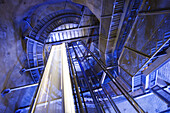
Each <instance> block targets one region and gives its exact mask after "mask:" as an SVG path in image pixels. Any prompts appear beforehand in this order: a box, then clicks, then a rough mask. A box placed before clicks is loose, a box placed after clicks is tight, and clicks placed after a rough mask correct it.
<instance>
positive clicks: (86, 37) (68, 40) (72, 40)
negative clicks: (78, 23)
mask: <svg viewBox="0 0 170 113" xmlns="http://www.w3.org/2000/svg"><path fill="white" fill-rule="evenodd" d="M94 36H99V35H91V36H83V37H76V38H71V39H65V40H60V41H55V42H48V43H46V44H52V45H57V44H61V43H64V42H65V43H68V42H75V41H79V40H83V39H88V38H91V37H94Z"/></svg>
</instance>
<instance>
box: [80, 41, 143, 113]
mask: <svg viewBox="0 0 170 113" xmlns="http://www.w3.org/2000/svg"><path fill="white" fill-rule="evenodd" d="M81 43H82V45H84V47H85V49H86V50H87V51H88V52H89V53H90V54H91V55H92V57H93V58H94V59H95V60H96V62H97V63H98V64H99V66H100V67H101V68H102V69H103V70H104V71H105V72H106V73H107V75H108V77H109V78H110V79H111V81H112V82H113V83H114V84H115V86H116V87H117V88H118V89H119V91H120V92H121V93H122V94H123V95H124V96H125V97H126V99H127V100H128V101H129V103H130V104H131V105H132V106H133V107H134V109H135V110H136V111H137V112H140V113H145V111H144V110H143V109H142V108H141V107H140V106H139V104H138V103H137V102H136V101H135V100H134V99H133V98H132V97H131V96H130V95H129V93H128V92H127V91H126V90H125V89H124V88H123V86H122V85H121V84H120V83H119V82H118V81H117V80H116V79H115V78H114V77H113V76H112V74H111V73H110V71H109V70H108V69H107V68H106V66H105V65H104V64H103V63H102V61H100V60H98V58H96V56H95V55H94V54H93V53H92V52H91V51H90V50H89V49H88V48H87V47H86V46H85V44H84V43H83V42H81Z"/></svg>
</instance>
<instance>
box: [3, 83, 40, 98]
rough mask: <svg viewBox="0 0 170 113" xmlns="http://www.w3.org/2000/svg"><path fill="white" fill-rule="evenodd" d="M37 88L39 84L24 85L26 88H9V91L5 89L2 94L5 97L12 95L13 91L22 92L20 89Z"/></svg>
mask: <svg viewBox="0 0 170 113" xmlns="http://www.w3.org/2000/svg"><path fill="white" fill-rule="evenodd" d="M35 86H38V83H35V84H29V85H24V86H19V87H14V88H7V89H4V90H3V91H2V92H1V95H2V96H5V95H6V94H8V93H11V92H12V91H16V90H20V89H25V88H30V87H35Z"/></svg>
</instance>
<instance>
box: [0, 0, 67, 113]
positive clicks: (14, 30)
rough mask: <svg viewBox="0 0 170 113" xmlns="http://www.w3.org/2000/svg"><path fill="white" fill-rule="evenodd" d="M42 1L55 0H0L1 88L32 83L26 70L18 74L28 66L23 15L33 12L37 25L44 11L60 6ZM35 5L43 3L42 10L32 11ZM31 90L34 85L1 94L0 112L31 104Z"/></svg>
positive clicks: (7, 111)
mask: <svg viewBox="0 0 170 113" xmlns="http://www.w3.org/2000/svg"><path fill="white" fill-rule="evenodd" d="M44 2H55V3H56V1H55V0H47V1H44V0H29V1H28V0H2V1H0V14H1V16H0V53H1V54H0V62H1V64H0V78H1V79H0V91H3V90H4V89H6V88H12V87H17V86H22V85H27V84H32V83H33V81H32V79H31V77H30V74H29V72H28V73H23V74H22V75H21V74H20V73H19V71H20V70H21V69H22V68H23V67H25V66H27V60H26V54H25V53H26V47H25V41H24V40H23V38H22V36H23V31H24V29H26V30H27V29H28V28H29V27H28V24H27V23H25V22H24V21H23V18H24V17H27V16H29V15H30V14H34V16H32V19H33V20H34V21H33V22H32V23H34V24H36V22H37V20H38V19H41V18H42V17H43V16H46V14H49V13H51V12H53V11H56V9H57V8H58V9H59V7H60V9H61V8H63V7H61V6H60V4H57V3H56V4H54V5H52V7H49V5H46V6H45V5H44V6H43V4H45V3H44ZM38 4H42V6H43V7H41V8H42V9H41V8H39V9H38V10H36V11H34V10H33V9H34V8H33V7H34V6H36V7H38V6H39V5H38ZM62 4H64V3H62ZM56 5H57V6H58V7H56ZM31 11H32V12H31ZM37 14H39V15H37ZM35 17H36V19H35ZM34 24H32V25H34ZM27 33H28V32H27ZM34 91H35V88H29V89H25V90H20V91H15V92H11V93H10V94H7V95H5V97H2V96H0V112H1V113H10V112H14V111H15V110H16V109H17V108H19V107H23V106H27V105H30V103H31V98H32V97H33V94H34Z"/></svg>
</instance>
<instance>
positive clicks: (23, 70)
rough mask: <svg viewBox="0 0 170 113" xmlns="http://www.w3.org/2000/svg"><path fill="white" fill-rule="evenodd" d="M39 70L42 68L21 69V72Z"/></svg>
mask: <svg viewBox="0 0 170 113" xmlns="http://www.w3.org/2000/svg"><path fill="white" fill-rule="evenodd" d="M39 68H44V66H38V67H33V68H29V69H25V68H23V69H22V72H26V71H31V70H36V69H39Z"/></svg>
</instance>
